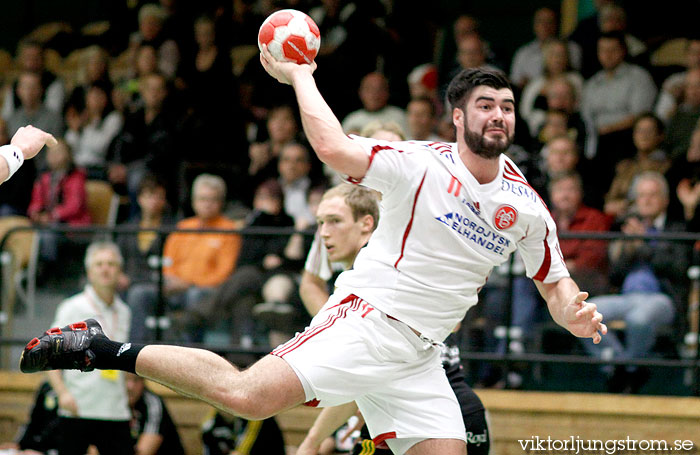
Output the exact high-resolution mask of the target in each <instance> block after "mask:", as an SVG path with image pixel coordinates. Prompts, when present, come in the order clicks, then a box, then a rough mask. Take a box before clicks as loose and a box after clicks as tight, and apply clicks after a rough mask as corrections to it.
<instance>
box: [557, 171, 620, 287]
mask: <svg viewBox="0 0 700 455" xmlns="http://www.w3.org/2000/svg"><path fill="white" fill-rule="evenodd" d="M549 200H550V202H551V204H550V207H551V211H552V217H553V218H554V221H555V222H556V224H557V229H558V230H559V231H560V232H569V233H578V232H591V231H592V232H605V231H608V230H609V229H610V225H611V224H612V218H611V217H609V216H606V215H605V214H604V213H603V212H601V211H600V210H598V209H594V208H592V207H588V206H586V205H584V204H583V182H582V181H581V176H580V175H578V174H577V173H574V172H569V173H566V174H560V175H558V176H556V177H554V178H553V179H552V180H551V181H550V182H549ZM559 246H560V247H561V254H562V256H564V261H565V262H566V267H567V268H568V269H569V273H570V274H571V276H572V277H573V278H574V279H575V280H576V282H577V283H582V284H581V286H584V287H585V289H588V290H589V291H588V292H590V294H591V295H594V296H595V295H600V294H603V293H605V292H607V290H608V283H607V279H608V277H607V273H608V258H607V242H605V241H602V240H591V239H562V240H561V241H560V242H559Z"/></svg>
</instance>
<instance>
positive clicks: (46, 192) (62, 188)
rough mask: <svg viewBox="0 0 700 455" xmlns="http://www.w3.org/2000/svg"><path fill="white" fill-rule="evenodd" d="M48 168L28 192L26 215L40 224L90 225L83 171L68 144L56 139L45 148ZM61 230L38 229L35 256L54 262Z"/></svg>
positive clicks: (62, 236) (61, 235)
mask: <svg viewBox="0 0 700 455" xmlns="http://www.w3.org/2000/svg"><path fill="white" fill-rule="evenodd" d="M46 163H47V164H48V167H49V170H48V171H46V172H44V173H42V174H41V175H40V176H39V178H37V180H36V182H34V189H33V191H32V200H31V202H30V203H29V209H28V211H27V212H28V215H29V218H31V219H32V221H34V222H35V223H36V224H38V225H40V226H52V225H56V224H63V223H65V224H68V225H70V226H83V225H86V224H90V221H91V220H90V213H89V212H88V208H87V196H86V194H85V171H84V170H83V169H81V168H77V167H75V164H74V163H73V156H72V151H71V148H70V145H68V143H66V141H65V140H62V139H60V140H59V141H58V144H57V145H56V146H54V147H51V148H49V149H48V150H47V151H46ZM61 238H65V236H64V235H63V234H62V233H57V232H53V231H50V230H49V231H41V233H40V250H39V255H40V258H41V259H42V261H45V262H50V263H53V262H56V260H57V259H58V251H57V248H58V245H59V239H61Z"/></svg>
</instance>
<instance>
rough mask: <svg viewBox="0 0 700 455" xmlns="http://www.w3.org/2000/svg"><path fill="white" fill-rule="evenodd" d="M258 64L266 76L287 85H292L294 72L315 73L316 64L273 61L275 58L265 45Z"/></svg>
mask: <svg viewBox="0 0 700 455" xmlns="http://www.w3.org/2000/svg"><path fill="white" fill-rule="evenodd" d="M260 63H261V64H262V66H263V68H265V71H267V74H269V75H270V76H272V77H274V78H275V79H277V80H278V81H279V82H281V83H283V84H287V85H292V74H293V73H294V72H295V71H307V72H309V73H311V74H313V72H314V71H316V62H311V64H310V65H309V64H306V63H304V64H301V65H300V64H298V63H292V62H280V61H277V60H275V58H274V57H273V56H272V54H270V51H269V50H267V45H266V44H263V45H262V52H261V53H260Z"/></svg>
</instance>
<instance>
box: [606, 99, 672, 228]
mask: <svg viewBox="0 0 700 455" xmlns="http://www.w3.org/2000/svg"><path fill="white" fill-rule="evenodd" d="M632 140H633V141H634V146H635V148H636V150H637V153H636V154H635V155H634V157H632V158H627V159H624V160H622V161H620V162H619V163H617V165H616V166H615V177H614V178H613V181H612V184H611V185H610V189H609V190H608V193H607V194H606V195H605V208H604V211H605V213H606V214H607V215H609V216H611V217H613V218H617V217H619V216H622V215H624V214H625V213H626V212H627V204H628V203H629V202H630V201H629V190H630V188H631V186H632V182H633V181H634V179H635V177H637V176H638V175H639V174H641V173H642V172H645V171H658V172H660V173H662V174H664V173H665V172H666V171H667V170H668V168H669V166H670V164H671V163H670V161H669V159H668V157H667V156H666V152H665V151H664V150H663V149H661V148H660V147H661V145H662V144H663V141H664V124H663V122H662V121H661V119H659V118H658V117H656V116H655V115H654V114H652V113H651V112H647V113H644V114H642V115H640V116H639V117H638V118H637V120H636V121H635V122H634V127H633V128H632Z"/></svg>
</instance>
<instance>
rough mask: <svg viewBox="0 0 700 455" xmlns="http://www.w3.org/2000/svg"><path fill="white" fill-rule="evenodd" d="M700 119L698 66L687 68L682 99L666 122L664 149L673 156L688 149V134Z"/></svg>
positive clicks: (699, 74) (699, 77)
mask: <svg viewBox="0 0 700 455" xmlns="http://www.w3.org/2000/svg"><path fill="white" fill-rule="evenodd" d="M699 121H700V68H695V69H692V70H688V72H687V73H686V75H685V85H684V87H683V101H682V102H681V104H680V105H679V106H678V109H677V110H676V113H675V114H674V115H673V116H672V117H671V120H670V121H669V123H668V128H667V131H668V134H667V135H666V149H667V150H668V151H669V153H671V157H672V158H675V157H677V156H679V155H683V154H684V153H685V151H686V150H687V149H688V144H689V142H690V136H691V134H692V132H693V131H694V130H695V128H696V126H697V125H698V122H699Z"/></svg>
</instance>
